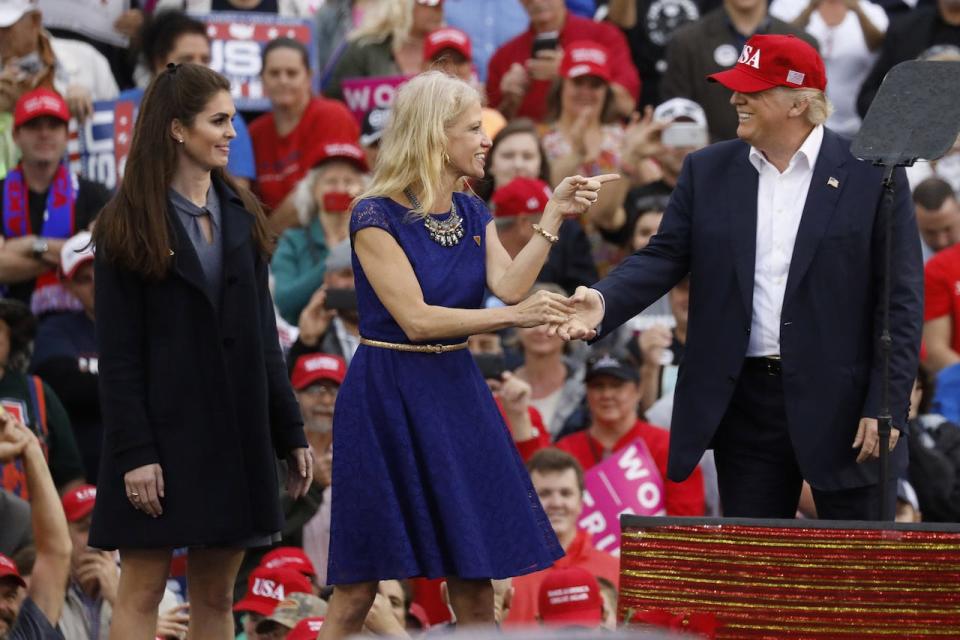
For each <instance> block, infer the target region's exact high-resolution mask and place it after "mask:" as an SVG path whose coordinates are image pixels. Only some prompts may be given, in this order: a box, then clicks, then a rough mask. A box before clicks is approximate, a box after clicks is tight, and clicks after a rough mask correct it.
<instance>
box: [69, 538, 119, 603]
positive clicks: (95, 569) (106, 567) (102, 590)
mask: <svg viewBox="0 0 960 640" xmlns="http://www.w3.org/2000/svg"><path fill="white" fill-rule="evenodd" d="M76 577H77V582H79V583H80V586H81V587H83V588H84V590H85V591H87V593H95V594H99V595H100V596H101V597H103V599H104V600H106V601H107V602H109V603H110V604H111V605H112V604H114V602H116V600H117V587H118V586H119V585H120V571H119V570H118V569H117V562H116V560H114V558H113V554H111V553H108V552H106V551H100V550H97V549H88V550H87V551H85V552H84V554H83V557H82V558H81V560H80V567H79V568H78V569H77V576H76Z"/></svg>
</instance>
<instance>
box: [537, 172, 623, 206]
mask: <svg viewBox="0 0 960 640" xmlns="http://www.w3.org/2000/svg"><path fill="white" fill-rule="evenodd" d="M619 179H620V176H619V175H618V174H616V173H605V174H603V175H599V176H593V177H590V178H585V177H583V176H579V175H577V176H568V177H566V178H564V179H563V180H562V181H561V182H560V184H558V185H557V187H556V188H555V189H554V190H553V195H552V196H551V197H550V201H549V202H548V203H547V209H548V210H549V209H550V207H551V205H552V206H553V207H556V209H557V212H558V213H559V214H560V215H562V216H579V215H580V214H582V213H583V212H585V211H586V210H587V209H589V208H590V205H592V204H593V203H595V202H596V201H597V200H599V198H600V189H601V187H603V185H604V184H606V183H607V182H612V181H614V180H619Z"/></svg>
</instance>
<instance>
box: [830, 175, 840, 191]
mask: <svg viewBox="0 0 960 640" xmlns="http://www.w3.org/2000/svg"><path fill="white" fill-rule="evenodd" d="M827 186H830V187H833V188H834V189H836V188H838V187H839V186H840V181H839V180H837V179H836V178H834V177H833V176H830V179H829V180H827Z"/></svg>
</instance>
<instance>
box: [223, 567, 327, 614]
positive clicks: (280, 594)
mask: <svg viewBox="0 0 960 640" xmlns="http://www.w3.org/2000/svg"><path fill="white" fill-rule="evenodd" d="M290 593H313V588H312V587H311V586H310V580H309V579H308V578H307V577H306V576H305V575H303V574H302V573H300V572H299V571H297V570H296V569H288V568H285V567H280V568H279V569H267V568H266V567H257V568H256V569H254V570H253V572H251V573H250V577H249V578H247V593H246V595H244V596H243V600H240V602H238V603H237V604H235V605H233V610H234V611H253V612H254V613H259V614H260V615H263V616H268V615H270V614H271V613H273V610H274V609H275V608H276V607H277V605H278V604H279V603H280V602H281V601H282V600H284V599H286V597H287V595H288V594H290Z"/></svg>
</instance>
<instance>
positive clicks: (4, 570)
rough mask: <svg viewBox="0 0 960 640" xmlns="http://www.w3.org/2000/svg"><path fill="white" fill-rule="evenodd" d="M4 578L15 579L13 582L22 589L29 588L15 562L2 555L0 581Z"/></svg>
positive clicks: (0, 556) (0, 555) (0, 554)
mask: <svg viewBox="0 0 960 640" xmlns="http://www.w3.org/2000/svg"><path fill="white" fill-rule="evenodd" d="M2 578H13V581H14V582H16V583H17V584H19V585H20V586H21V587H25V586H27V583H26V582H24V580H23V578H22V577H21V576H20V570H19V569H17V565H15V564H14V563H13V560H11V559H10V558H8V557H7V556H5V555H3V554H2V553H0V579H2Z"/></svg>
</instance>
